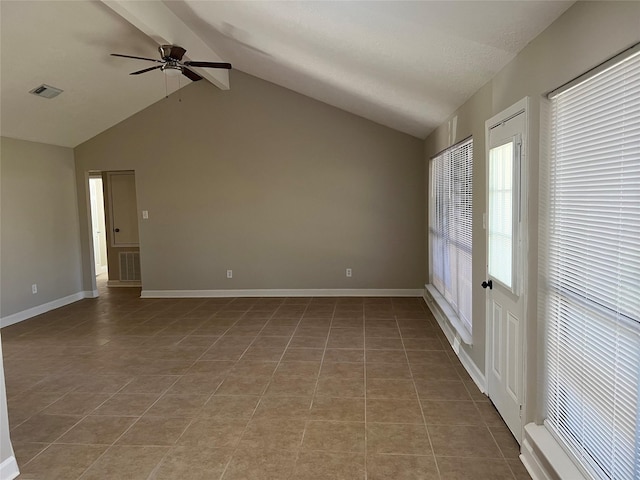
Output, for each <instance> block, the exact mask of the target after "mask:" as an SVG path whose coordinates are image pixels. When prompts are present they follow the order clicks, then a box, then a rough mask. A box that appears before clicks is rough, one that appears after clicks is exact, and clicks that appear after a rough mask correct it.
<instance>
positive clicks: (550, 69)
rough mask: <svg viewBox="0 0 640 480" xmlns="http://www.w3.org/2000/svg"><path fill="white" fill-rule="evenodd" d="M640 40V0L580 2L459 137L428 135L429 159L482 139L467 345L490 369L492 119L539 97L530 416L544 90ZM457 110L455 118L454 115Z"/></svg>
mask: <svg viewBox="0 0 640 480" xmlns="http://www.w3.org/2000/svg"><path fill="white" fill-rule="evenodd" d="M639 41H640V2H578V3H576V4H575V5H574V6H573V7H571V8H570V9H569V10H567V12H565V14H563V15H562V16H561V17H560V18H559V19H558V20H557V21H556V22H554V23H553V24H552V25H551V26H550V27H549V28H548V29H547V30H546V31H544V32H543V33H542V34H541V35H540V36H538V37H537V38H536V39H535V40H534V41H532V42H531V43H530V44H529V45H528V46H527V47H526V48H525V49H524V50H522V52H521V53H520V54H519V55H518V56H517V57H516V58H515V59H514V60H513V61H512V62H511V63H509V64H508V65H507V67H506V68H504V69H503V70H502V71H501V72H500V73H499V74H498V75H497V76H496V77H494V78H493V79H492V80H491V81H490V82H489V83H488V84H487V85H485V86H484V87H483V88H482V89H481V90H480V91H479V92H478V93H476V94H475V95H474V96H473V97H472V98H471V99H470V100H469V101H468V102H467V103H466V104H465V105H463V106H462V107H461V108H460V109H459V110H458V111H457V112H456V113H455V114H454V116H453V117H457V132H456V135H455V139H453V141H451V142H450V141H449V135H450V126H449V123H447V124H444V125H442V126H440V127H439V128H438V129H437V130H436V131H434V132H433V133H432V134H431V135H430V136H429V137H428V138H427V139H426V141H425V158H426V162H425V163H426V164H427V165H428V159H429V158H430V157H432V156H433V155H434V154H436V153H437V152H438V151H440V150H442V149H444V148H446V147H447V146H449V145H450V144H453V143H456V142H457V141H460V140H462V139H464V138H466V137H467V136H469V135H473V138H474V167H473V168H474V184H473V188H474V196H473V197H474V226H473V242H474V248H473V281H474V286H475V289H474V292H473V346H472V347H468V346H463V348H464V349H465V350H466V352H467V353H468V354H469V356H470V357H471V359H472V360H473V361H474V362H475V364H476V365H477V366H478V368H479V369H480V370H481V371H484V368H485V349H484V346H485V295H484V290H483V289H482V288H480V283H481V282H482V279H483V278H484V276H485V267H486V254H485V251H486V240H485V231H484V229H483V228H482V213H483V212H484V210H485V205H486V187H485V169H486V161H485V131H484V122H485V121H486V120H488V119H489V118H491V117H492V116H494V115H496V114H498V113H499V112H501V111H502V110H504V109H505V108H507V107H509V106H511V105H512V104H514V103H516V102H517V101H518V100H520V99H522V98H523V97H525V96H529V97H530V98H531V111H530V117H529V122H530V129H529V134H530V137H529V144H530V151H529V155H530V163H529V199H528V201H529V220H530V224H529V268H528V271H527V272H526V273H527V275H528V282H529V300H528V308H527V315H528V321H529V323H528V330H527V337H528V341H527V345H526V348H527V362H528V377H527V387H528V388H527V399H526V401H527V405H528V407H529V408H528V409H527V417H528V418H527V419H526V421H531V420H535V419H536V414H537V412H538V410H537V408H536V406H537V404H538V403H539V399H540V395H541V394H542V391H541V390H542V389H541V388H537V385H538V381H539V380H538V378H539V377H538V370H539V362H541V361H542V358H541V357H542V356H541V355H539V354H538V353H539V345H540V342H539V337H540V335H541V327H542V325H541V324H539V322H538V321H537V262H538V245H537V234H538V226H537V222H538V177H539V175H538V161H539V145H540V122H541V117H540V106H541V103H542V101H543V96H544V95H545V94H546V93H548V92H549V91H551V90H553V89H555V88H557V87H559V86H560V85H562V84H564V83H565V82H567V81H569V80H571V79H573V78H574V77H576V76H578V75H580V74H582V73H584V72H586V71H587V70H589V69H591V68H593V67H594V66H596V65H598V64H599V63H601V62H603V61H604V60H606V59H608V58H609V57H611V56H613V55H615V54H617V53H619V52H620V51H622V50H624V49H626V48H628V47H630V46H631V45H633V44H634V43H637V42H639ZM453 117H452V118H453Z"/></svg>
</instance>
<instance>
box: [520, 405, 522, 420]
mask: <svg viewBox="0 0 640 480" xmlns="http://www.w3.org/2000/svg"><path fill="white" fill-rule="evenodd" d="M519 415H520V418H522V405H520V412H519Z"/></svg>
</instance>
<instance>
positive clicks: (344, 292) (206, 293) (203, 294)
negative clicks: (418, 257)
mask: <svg viewBox="0 0 640 480" xmlns="http://www.w3.org/2000/svg"><path fill="white" fill-rule="evenodd" d="M421 296H422V290H420V289H377V288H344V289H340V288H327V289H324V288H308V289H291V290H286V289H282V290H280V289H254V290H143V291H142V293H141V294H140V297H141V298H208V297H211V298H215V297H421Z"/></svg>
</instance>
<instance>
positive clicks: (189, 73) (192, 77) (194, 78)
mask: <svg viewBox="0 0 640 480" xmlns="http://www.w3.org/2000/svg"><path fill="white" fill-rule="evenodd" d="M182 74H183V75H184V76H185V77H187V78H188V79H189V80H191V81H192V82H197V81H198V80H202V77H201V76H200V75H198V74H197V73H196V72H194V71H191V70H189V69H188V68H185V67H182Z"/></svg>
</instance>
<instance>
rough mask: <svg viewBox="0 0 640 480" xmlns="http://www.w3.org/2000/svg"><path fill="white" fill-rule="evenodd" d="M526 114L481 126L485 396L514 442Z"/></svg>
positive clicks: (521, 358)
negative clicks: (484, 151)
mask: <svg viewBox="0 0 640 480" xmlns="http://www.w3.org/2000/svg"><path fill="white" fill-rule="evenodd" d="M527 115H528V98H525V99H523V100H521V101H520V102H518V103H517V104H515V105H513V106H512V107H510V108H508V109H507V110H505V111H504V112H501V113H500V114H498V115H496V116H495V117H493V118H491V119H490V120H488V121H487V122H486V138H487V155H486V159H487V175H486V192H487V210H486V212H487V218H486V236H487V265H486V280H485V281H484V282H483V283H482V287H483V288H484V289H485V292H486V308H487V326H486V352H487V353H486V354H487V359H486V378H487V394H488V395H489V398H490V399H491V401H492V402H493V404H494V405H495V407H496V409H497V410H498V412H499V413H500V415H501V416H502V418H503V419H504V421H505V423H506V424H507V426H508V427H509V429H510V430H511V433H512V434H513V436H514V437H515V438H516V440H517V441H518V443H520V442H521V440H522V429H523V419H524V418H526V416H525V414H524V408H525V405H524V399H525V398H526V397H525V388H526V383H525V381H524V379H525V369H526V365H525V345H526V343H525V335H526V315H525V312H526V301H527V285H526V278H527V276H526V274H525V272H527V270H528V269H527V257H526V245H527V219H526V217H527V208H526V199H527V177H526V173H527V161H528V155H527Z"/></svg>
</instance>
